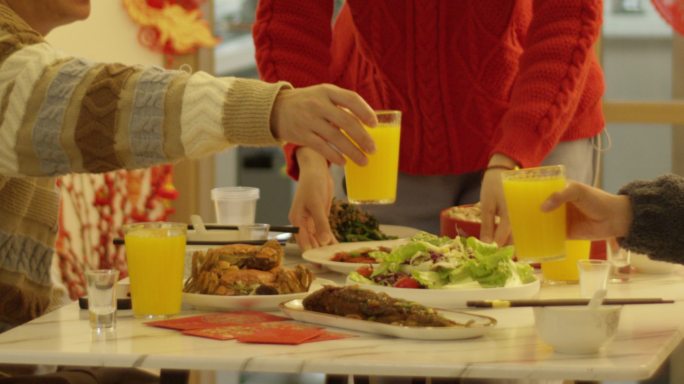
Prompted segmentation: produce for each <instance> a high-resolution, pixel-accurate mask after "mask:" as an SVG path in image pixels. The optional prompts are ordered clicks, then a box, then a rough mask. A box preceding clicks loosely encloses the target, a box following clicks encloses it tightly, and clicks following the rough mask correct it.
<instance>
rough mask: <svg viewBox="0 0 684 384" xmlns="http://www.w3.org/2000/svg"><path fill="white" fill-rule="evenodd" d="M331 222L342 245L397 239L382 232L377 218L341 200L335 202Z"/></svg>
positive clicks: (331, 226) (331, 210) (333, 230)
mask: <svg viewBox="0 0 684 384" xmlns="http://www.w3.org/2000/svg"><path fill="white" fill-rule="evenodd" d="M329 222H330V228H331V229H332V232H333V234H334V235H335V238H336V239H337V241H339V242H340V243H349V242H356V241H374V240H392V239H396V236H388V235H386V234H384V233H382V231H380V224H379V223H378V220H377V219H376V218H375V217H373V216H372V215H370V214H368V213H367V212H364V211H362V210H360V209H359V208H358V207H356V206H354V205H352V204H349V203H347V202H344V201H341V200H337V199H334V200H333V202H332V206H331V207H330V219H329Z"/></svg>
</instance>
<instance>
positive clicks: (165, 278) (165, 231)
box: [124, 222, 187, 319]
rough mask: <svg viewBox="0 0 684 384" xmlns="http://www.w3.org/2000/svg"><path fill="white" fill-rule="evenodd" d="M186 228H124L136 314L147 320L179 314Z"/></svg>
mask: <svg viewBox="0 0 684 384" xmlns="http://www.w3.org/2000/svg"><path fill="white" fill-rule="evenodd" d="M186 232H187V225H186V224H182V223H168V222H147V223H133V224H127V225H125V226H124V235H125V238H124V241H125V244H126V260H127V262H128V275H129V277H130V286H131V303H132V305H133V314H134V315H135V316H136V317H142V318H146V319H156V318H166V317H169V316H171V315H175V314H177V313H179V312H180V309H181V298H182V289H183V268H184V258H185V240H186Z"/></svg>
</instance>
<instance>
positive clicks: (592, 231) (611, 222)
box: [540, 181, 632, 240]
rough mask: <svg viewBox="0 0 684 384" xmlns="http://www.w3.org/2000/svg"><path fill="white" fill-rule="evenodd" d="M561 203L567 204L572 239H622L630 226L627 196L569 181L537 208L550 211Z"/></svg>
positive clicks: (630, 216) (629, 209) (629, 208)
mask: <svg viewBox="0 0 684 384" xmlns="http://www.w3.org/2000/svg"><path fill="white" fill-rule="evenodd" d="M563 203H567V223H568V228H567V232H568V237H569V238H571V239H589V240H592V239H604V238H607V237H622V236H625V235H626V234H627V232H628V231H629V227H630V225H631V223H632V207H631V203H630V201H629V197H627V196H620V195H614V194H612V193H608V192H605V191H602V190H600V189H598V188H593V187H590V186H588V185H586V184H581V183H577V182H574V181H570V182H569V183H568V186H567V187H566V188H565V189H564V190H562V191H560V192H556V193H554V194H552V195H551V196H550V197H549V198H548V199H547V200H546V201H544V203H543V204H542V206H541V207H540V209H541V210H542V211H544V212H549V211H552V210H554V209H556V208H558V207H560V206H561V205H562V204H563Z"/></svg>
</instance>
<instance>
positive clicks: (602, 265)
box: [577, 259, 610, 298]
mask: <svg viewBox="0 0 684 384" xmlns="http://www.w3.org/2000/svg"><path fill="white" fill-rule="evenodd" d="M577 268H579V283H580V296H582V297H586V298H591V297H592V296H594V293H596V291H598V290H599V289H606V286H607V285H608V274H609V272H610V263H608V261H606V260H594V259H590V260H578V261H577Z"/></svg>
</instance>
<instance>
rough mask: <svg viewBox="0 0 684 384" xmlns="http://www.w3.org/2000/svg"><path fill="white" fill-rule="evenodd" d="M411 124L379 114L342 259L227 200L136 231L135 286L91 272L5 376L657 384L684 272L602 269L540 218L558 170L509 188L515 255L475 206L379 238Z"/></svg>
mask: <svg viewBox="0 0 684 384" xmlns="http://www.w3.org/2000/svg"><path fill="white" fill-rule="evenodd" d="M379 116H380V115H379ZM399 117H400V115H399V114H397V113H391V112H387V113H383V114H382V119H379V120H380V124H379V127H380V128H375V129H374V130H373V132H372V133H373V134H374V135H376V136H374V137H375V139H376V144H377V147H378V148H377V152H376V153H375V154H373V155H371V156H369V161H370V164H369V166H366V167H357V166H355V165H353V164H348V165H347V167H346V168H348V169H346V171H347V175H348V176H349V177H347V179H346V182H347V192H348V201H333V204H332V208H331V217H330V224H331V227H333V232H334V234H335V236H336V238H337V240H338V242H339V243H338V244H333V245H329V246H324V247H320V248H315V249H310V250H306V251H304V252H302V251H301V250H300V249H299V247H298V246H297V244H296V242H294V239H293V238H292V237H293V235H296V234H297V233H298V231H299V228H297V227H293V226H280V225H276V224H272V223H256V222H255V220H254V217H255V214H254V213H255V207H256V204H257V200H258V198H259V191H258V189H256V188H250V187H220V188H216V189H214V190H212V194H211V196H212V200H213V201H214V203H215V214H216V215H215V217H216V223H205V222H204V220H203V219H202V218H201V217H199V216H193V217H192V218H191V223H172V222H142V223H131V224H127V225H126V226H125V227H124V230H123V233H124V237H123V238H122V239H115V240H114V243H115V244H117V245H119V246H123V247H125V250H126V255H127V260H128V278H127V279H124V280H117V277H118V271H112V270H97V271H88V272H87V275H86V277H87V279H88V295H87V296H88V297H87V300H81V301H80V303H79V304H80V306H79V305H78V304H77V303H73V304H70V305H66V306H64V307H62V308H60V309H57V310H55V311H53V312H50V313H48V314H46V315H45V316H42V317H39V318H37V319H35V320H33V321H31V322H29V323H27V324H24V325H22V326H19V327H17V328H15V329H12V330H10V331H8V332H6V333H4V334H2V335H0V363H19V364H29V363H31V364H71V365H73V364H78V365H94V366H118V367H138V368H154V369H161V370H181V371H189V370H228V371H233V372H236V373H238V374H239V373H242V372H281V373H302V372H318V373H326V374H344V375H370V376H411V377H463V378H512V379H515V378H521V379H522V378H524V379H569V380H622V379H627V380H638V379H645V378H648V377H650V376H652V375H653V374H654V373H655V372H656V370H657V369H658V368H659V367H660V366H661V364H662V363H663V362H664V361H665V360H666V359H667V358H668V356H669V355H670V354H671V353H672V351H673V350H674V349H675V348H676V347H677V346H678V345H679V344H680V342H681V340H682V330H681V318H682V317H683V316H684V273H681V268H679V267H678V266H675V265H672V264H667V265H663V264H658V265H657V266H653V265H651V268H650V269H649V268H648V266H649V263H648V261H649V260H648V258H647V257H646V259H644V258H637V257H634V260H635V261H636V260H637V259H639V262H640V263H641V266H640V267H635V266H634V265H632V264H631V260H632V259H631V257H632V255H631V254H629V253H620V250H619V249H618V248H610V247H612V246H613V243H611V242H609V243H608V244H609V245H610V247H609V248H608V249H607V250H606V255H607V257H606V259H605V260H600V259H595V258H591V257H590V243H589V241H577V242H575V241H574V240H572V241H571V240H569V239H567V238H566V234H565V233H566V230H565V222H566V211H565V207H564V206H563V207H562V209H556V210H553V211H551V212H548V213H543V212H541V211H539V209H538V207H539V206H540V205H541V202H542V201H543V200H544V199H545V198H547V197H548V195H549V194H550V193H551V192H553V191H556V190H559V189H560V188H563V186H564V185H565V183H566V181H565V177H564V169H563V167H562V166H548V167H540V168H529V169H522V170H510V171H504V172H503V173H502V183H503V188H504V194H505V197H506V201H507V205H508V209H509V216H510V220H511V225H512V230H513V237H514V239H515V241H514V244H513V245H503V246H499V245H497V244H496V243H485V242H482V241H480V240H479V239H478V235H479V231H478V228H479V224H480V223H479V207H478V205H477V204H475V205H468V206H464V207H451V208H447V209H445V210H444V211H442V215H441V217H440V218H439V219H440V222H441V224H442V228H441V233H440V234H431V233H426V232H422V231H420V230H418V229H416V228H411V227H407V226H397V225H382V223H378V222H377V220H376V219H375V218H374V217H372V215H370V214H368V213H366V212H364V211H363V208H362V207H363V206H364V205H368V204H382V205H386V204H392V203H393V202H394V200H395V198H396V177H394V176H395V175H396V173H397V162H398V154H397V152H398V138H399V135H398V131H399V129H398V128H399V120H398V118H399ZM348 163H351V162H348ZM393 175H394V176H393ZM381 176H382V177H381ZM617 263H619V264H617ZM640 271H644V272H640ZM646 271H649V272H650V273H645V272H646ZM129 293H130V296H129ZM122 296H123V297H122ZM84 299H85V298H84ZM125 299H128V305H129V306H126V305H125V304H122V303H126V300H125Z"/></svg>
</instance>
